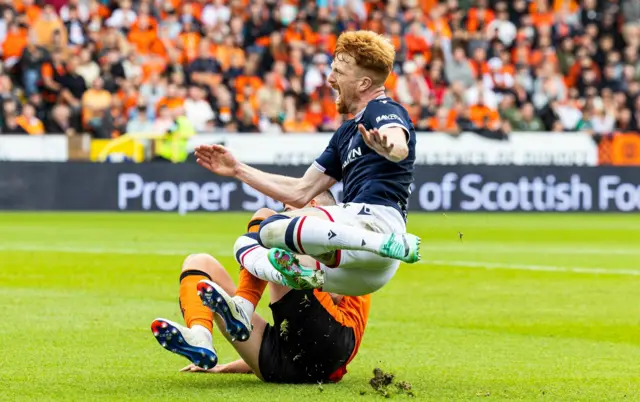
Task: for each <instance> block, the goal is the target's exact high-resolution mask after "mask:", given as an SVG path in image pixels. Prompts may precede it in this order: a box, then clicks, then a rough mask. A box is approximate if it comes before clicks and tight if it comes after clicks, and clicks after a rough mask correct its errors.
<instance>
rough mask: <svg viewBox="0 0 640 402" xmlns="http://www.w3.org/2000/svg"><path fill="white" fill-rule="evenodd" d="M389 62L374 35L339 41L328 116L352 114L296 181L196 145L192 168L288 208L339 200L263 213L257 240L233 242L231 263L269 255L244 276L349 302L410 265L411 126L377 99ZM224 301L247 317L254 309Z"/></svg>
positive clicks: (415, 251) (413, 245)
mask: <svg viewBox="0 0 640 402" xmlns="http://www.w3.org/2000/svg"><path fill="white" fill-rule="evenodd" d="M394 57H395V50H394V47H393V45H392V44H391V43H390V42H389V41H388V40H386V39H385V38H384V37H382V36H380V35H378V34H376V33H374V32H371V31H352V32H345V33H343V34H342V35H340V37H339V38H338V42H337V45H336V51H335V56H334V60H333V63H332V71H331V74H330V75H329V77H328V82H329V84H330V85H331V86H332V87H333V88H334V89H335V90H336V91H337V93H338V95H337V98H336V105H337V108H338V111H339V112H340V113H342V114H351V115H353V116H354V117H353V118H352V119H351V120H348V121H346V122H345V123H344V124H343V125H342V126H341V127H340V128H339V129H338V130H337V131H336V132H335V133H334V135H333V136H332V138H331V140H330V141H329V145H328V146H327V148H326V149H325V151H324V152H323V153H322V154H321V155H320V156H319V157H318V158H317V159H316V161H315V162H314V163H313V165H312V166H310V167H309V169H308V170H307V171H306V173H305V174H304V176H303V177H301V178H293V177H286V176H281V175H275V174H270V173H266V172H262V171H260V170H258V169H255V168H253V167H250V166H248V165H246V164H244V163H240V162H238V161H237V160H236V159H235V158H234V156H233V155H232V154H231V152H230V151H229V150H227V149H226V148H224V147H223V146H220V145H201V146H198V147H196V157H197V162H198V164H199V165H200V166H202V167H204V168H206V169H208V170H210V171H211V172H213V173H215V174H218V175H221V176H229V177H234V178H236V179H238V180H240V181H242V182H244V183H246V184H248V185H250V186H251V187H253V188H255V189H257V190H258V191H260V192H262V193H263V194H265V195H267V196H269V197H271V198H273V199H276V200H279V201H281V202H283V203H284V204H287V205H292V206H294V207H296V208H301V207H303V206H304V205H306V204H307V203H308V202H309V201H310V200H311V199H313V198H314V197H315V196H317V195H318V194H320V193H322V192H323V191H326V190H327V189H329V188H331V186H333V184H335V183H336V182H338V181H342V182H343V195H344V197H343V203H341V204H338V205H336V206H332V207H327V208H302V209H299V210H295V211H288V212H283V213H281V214H276V215H273V216H272V217H270V218H268V219H266V220H265V221H264V222H262V224H261V225H260V230H259V232H258V235H257V236H253V237H251V236H241V237H240V238H239V239H238V241H237V242H236V244H235V254H236V256H240V255H243V253H244V252H246V250H248V249H251V248H254V247H264V248H268V249H270V251H269V252H268V253H266V257H265V261H262V262H260V263H256V264H254V266H251V267H248V266H245V268H246V269H247V270H248V271H249V272H251V273H252V274H253V275H255V276H257V277H258V278H261V279H264V280H267V281H271V282H275V283H278V284H283V285H286V286H290V287H292V288H294V289H313V288H316V289H323V290H324V291H328V292H335V293H340V294H344V295H350V296H358V295H364V294H368V293H372V292H374V291H375V290H377V289H379V288H381V287H382V286H383V285H384V284H386V283H387V282H388V281H389V280H390V279H391V278H392V277H393V275H394V274H395V272H396V270H397V269H398V266H399V264H400V261H404V262H408V263H415V262H417V261H418V260H419V259H420V253H419V247H420V238H418V237H417V236H414V235H412V234H409V233H407V232H406V219H407V208H408V199H409V195H410V186H411V184H412V182H413V170H414V161H415V144H416V134H415V129H414V126H413V124H412V123H411V120H410V118H409V115H408V113H407V111H406V110H405V109H404V108H403V107H402V106H400V105H399V104H398V103H396V102H395V101H393V100H392V99H390V98H388V97H386V96H385V88H384V83H385V81H386V79H387V77H388V76H389V74H390V73H391V70H392V67H393V62H394ZM283 141H284V140H283ZM295 254H298V255H309V256H313V257H314V258H315V260H316V263H315V266H303V265H302V264H300V263H299V261H298V259H297V258H296V257H295ZM239 262H240V263H242V262H241V261H239ZM247 265H251V264H247ZM309 265H310V264H309ZM221 299H222V298H221ZM234 299H236V300H235V301H236V302H237V304H238V305H240V307H241V308H242V309H243V310H244V311H245V312H246V313H248V314H247V315H248V316H249V317H251V315H252V313H253V307H254V306H253V305H252V304H251V303H249V302H248V301H246V300H242V298H238V297H234ZM247 325H249V323H247Z"/></svg>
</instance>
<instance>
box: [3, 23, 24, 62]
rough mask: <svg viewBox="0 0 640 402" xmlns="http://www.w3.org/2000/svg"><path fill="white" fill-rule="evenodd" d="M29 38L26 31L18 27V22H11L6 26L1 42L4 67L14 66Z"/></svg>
mask: <svg viewBox="0 0 640 402" xmlns="http://www.w3.org/2000/svg"><path fill="white" fill-rule="evenodd" d="M28 42H29V39H28V37H27V31H26V30H24V29H21V28H20V25H18V23H15V22H14V23H11V24H9V26H8V27H7V36H6V38H5V40H4V43H2V59H3V60H4V64H5V67H7V68H10V67H12V66H14V65H15V64H16V63H17V62H18V61H19V60H20V56H21V55H22V51H23V50H24V48H25V47H26V46H27V43H28Z"/></svg>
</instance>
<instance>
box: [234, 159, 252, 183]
mask: <svg viewBox="0 0 640 402" xmlns="http://www.w3.org/2000/svg"><path fill="white" fill-rule="evenodd" d="M248 172H249V166H248V165H246V164H244V163H242V162H238V163H236V165H235V166H234V167H233V174H232V177H233V178H236V179H238V180H240V181H243V179H246V178H247V176H248Z"/></svg>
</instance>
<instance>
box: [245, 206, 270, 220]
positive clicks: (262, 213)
mask: <svg viewBox="0 0 640 402" xmlns="http://www.w3.org/2000/svg"><path fill="white" fill-rule="evenodd" d="M275 214H276V211H274V210H273V209H269V208H260V209H259V210H257V211H256V213H254V214H253V216H252V217H251V220H252V221H253V220H264V219H267V218H269V217H271V216H273V215H275Z"/></svg>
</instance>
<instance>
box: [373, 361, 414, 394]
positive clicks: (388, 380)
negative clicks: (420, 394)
mask: <svg viewBox="0 0 640 402" xmlns="http://www.w3.org/2000/svg"><path fill="white" fill-rule="evenodd" d="M394 380H395V375H393V374H392V373H385V372H384V371H382V369H380V368H375V369H374V370H373V378H372V379H371V380H369V385H371V388H373V389H374V391H376V392H377V393H378V394H380V395H381V396H384V397H385V398H391V396H392V392H393V387H392V386H393V385H395V388H396V390H397V393H399V394H401V393H406V394H407V395H408V396H410V397H413V396H415V395H414V393H413V390H412V387H411V384H410V383H409V382H407V381H400V382H396V383H394ZM360 395H363V393H362V392H361V393H360Z"/></svg>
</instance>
